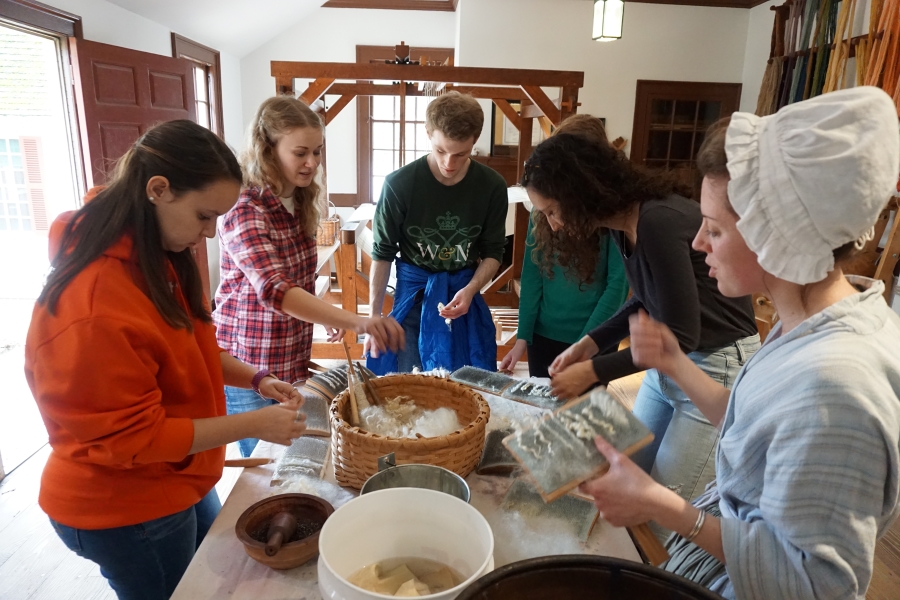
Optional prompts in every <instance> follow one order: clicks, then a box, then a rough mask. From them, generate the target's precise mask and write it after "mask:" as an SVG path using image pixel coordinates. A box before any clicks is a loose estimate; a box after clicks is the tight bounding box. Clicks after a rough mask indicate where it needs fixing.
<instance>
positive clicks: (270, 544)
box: [266, 511, 297, 556]
mask: <svg viewBox="0 0 900 600" xmlns="http://www.w3.org/2000/svg"><path fill="white" fill-rule="evenodd" d="M296 530H297V517H295V516H294V515H292V514H291V513H289V512H287V511H282V512H280V513H278V514H277V515H275V516H274V517H272V520H271V521H269V533H268V538H269V539H268V540H267V541H266V556H275V555H276V554H278V551H279V550H281V545H282V544H286V543H287V542H289V541H291V536H292V535H294V532H295V531H296Z"/></svg>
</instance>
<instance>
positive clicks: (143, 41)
mask: <svg viewBox="0 0 900 600" xmlns="http://www.w3.org/2000/svg"><path fill="white" fill-rule="evenodd" d="M45 3H47V4H50V5H51V6H53V7H55V8H60V9H62V10H65V11H67V12H70V13H72V14H75V15H78V16H79V17H81V23H82V28H83V30H84V39H86V40H90V41H94V42H102V43H104V44H112V45H114V46H122V47H123V48H130V49H132V50H140V51H141V52H151V53H153V54H162V55H163V56H172V38H171V31H170V30H169V29H168V28H167V27H164V26H163V25H160V24H159V23H156V22H155V21H151V20H150V19H146V18H144V17H142V16H140V15H137V14H135V13H133V12H130V11H127V10H125V9H124V8H121V7H119V6H116V5H115V4H112V3H111V2H106V0H45ZM194 41H196V42H199V43H201V44H204V43H205V42H204V40H201V39H197V40H194ZM221 67H222V112H223V115H224V121H225V123H224V125H225V141H226V142H228V143H229V144H230V145H231V146H233V147H235V148H236V147H238V146H239V144H240V141H241V137H242V136H241V129H242V121H241V94H240V85H241V75H240V63H239V61H238V59H237V58H235V57H233V56H230V55H228V54H225V53H221Z"/></svg>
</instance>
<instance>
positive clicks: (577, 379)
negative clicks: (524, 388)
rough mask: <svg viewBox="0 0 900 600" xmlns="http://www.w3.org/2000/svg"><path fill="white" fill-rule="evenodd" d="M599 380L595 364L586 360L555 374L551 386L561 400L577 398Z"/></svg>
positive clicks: (554, 393)
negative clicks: (595, 371)
mask: <svg viewBox="0 0 900 600" xmlns="http://www.w3.org/2000/svg"><path fill="white" fill-rule="evenodd" d="M598 381H599V380H598V379H597V374H596V373H594V364H593V363H592V362H591V361H589V360H586V361H583V362H579V363H575V364H574V365H571V366H570V367H569V368H567V369H565V370H564V371H563V372H561V373H559V374H557V375H554V376H553V377H552V378H551V379H550V387H551V389H552V390H553V395H554V396H556V397H557V398H559V399H560V400H569V399H571V398H577V397H578V396H580V395H581V394H583V393H584V392H586V391H587V389H588V388H589V387H591V386H592V385H593V384H595V383H597V382H598Z"/></svg>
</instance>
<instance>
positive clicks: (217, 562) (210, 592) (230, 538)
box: [172, 394, 640, 600]
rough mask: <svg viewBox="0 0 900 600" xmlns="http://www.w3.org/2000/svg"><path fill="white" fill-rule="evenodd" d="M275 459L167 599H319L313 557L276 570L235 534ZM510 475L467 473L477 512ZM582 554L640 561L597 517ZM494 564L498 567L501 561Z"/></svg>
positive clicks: (496, 403)
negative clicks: (258, 559) (250, 552)
mask: <svg viewBox="0 0 900 600" xmlns="http://www.w3.org/2000/svg"><path fill="white" fill-rule="evenodd" d="M484 396H485V398H486V399H487V400H488V402H489V404H490V405H491V424H490V425H489V428H491V427H497V426H503V425H504V424H505V423H508V422H509V421H518V420H520V418H521V417H522V416H523V415H528V414H534V412H535V411H534V410H533V409H531V408H530V407H527V406H524V405H520V404H517V403H515V402H510V401H508V400H504V399H502V398H497V397H496V396H491V395H489V394H484ZM283 449H284V447H283V446H276V445H273V444H269V443H267V442H260V443H259V445H258V446H257V447H256V450H255V451H254V452H253V456H265V457H272V458H277V457H278V456H279V455H280V453H281V452H282V451H283ZM273 470H274V464H269V465H265V466H262V467H255V468H248V469H244V471H243V473H242V474H241V476H240V478H239V479H238V481H237V483H236V484H235V486H234V489H233V490H232V491H231V494H230V495H229V496H228V499H227V500H226V501H225V504H224V505H223V507H222V512H221V513H219V516H218V517H217V518H216V520H215V522H214V523H213V525H212V527H211V528H210V530H209V533H208V534H207V536H206V538H205V539H204V540H203V543H202V544H201V545H200V548H199V549H198V550H197V554H196V555H195V556H194V559H193V560H192V561H191V564H190V566H189V567H188V570H187V572H186V573H185V574H184V577H182V579H181V582H180V583H179V584H178V588H177V589H176V590H175V593H174V595H173V596H172V598H173V599H174V600H202V599H206V598H208V599H210V600H212V599H220V598H228V599H231V600H244V599H246V600H269V599H273V600H275V599H277V600H287V599H292V598H296V599H297V600H300V599H303V600H320V599H321V598H322V596H321V594H320V593H319V584H318V576H317V574H316V559H313V560H311V561H309V562H308V563H306V564H305V565H303V566H301V567H297V568H295V569H290V570H287V571H276V570H273V569H270V568H268V567H266V566H263V565H261V564H259V563H257V562H256V561H254V560H253V559H251V558H250V557H249V556H247V554H246V553H245V552H244V547H243V546H242V545H241V543H240V542H239V541H238V539H237V537H236V536H235V533H234V525H235V523H236V522H237V520H238V517H240V515H241V513H243V512H244V510H246V509H247V508H248V507H249V506H250V505H251V504H253V503H255V502H258V501H259V500H261V499H263V498H265V497H267V496H270V495H272V493H273V492H274V490H275V488H272V487H270V485H269V482H270V480H271V478H272V472H273ZM326 472H327V473H329V475H328V476H326V479H327V480H330V481H334V478H333V470H332V469H331V466H330V464H329V465H326ZM513 481H514V480H513V479H512V478H505V477H490V476H481V475H476V474H475V473H472V474H471V475H469V476H468V477H467V478H466V482H467V483H468V484H469V488H470V489H471V491H472V500H471V503H472V506H474V507H475V508H477V509H478V510H479V511H481V512H482V514H485V515H487V514H489V513H491V512H493V511H494V510H495V509H496V508H497V507H498V506H499V505H500V503H501V501H502V500H503V498H504V496H505V495H506V492H507V490H508V489H509V486H510V485H511V484H512V482H513ZM584 552H585V553H586V554H596V555H602V556H614V557H619V558H625V559H629V560H634V561H637V562H639V561H640V557H639V555H638V552H637V550H636V549H635V547H634V543H633V542H632V541H631V538H630V537H629V535H628V532H627V531H626V530H625V529H624V528H616V527H613V526H611V525H609V524H608V523H606V522H605V521H603V520H602V519H601V520H598V521H597V524H596V525H595V526H594V530H593V532H592V533H591V536H590V538H589V539H588V541H587V543H586V544H585V546H584ZM497 566H498V567H500V566H502V565H500V564H498V565H497Z"/></svg>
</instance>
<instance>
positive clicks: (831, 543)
mask: <svg viewBox="0 0 900 600" xmlns="http://www.w3.org/2000/svg"><path fill="white" fill-rule="evenodd" d="M698 163H699V166H700V169H701V171H702V172H703V173H704V179H703V187H702V193H701V209H702V212H703V217H704V220H703V226H702V227H701V230H700V231H699V232H698V233H697V237H696V238H695V239H694V247H695V248H696V249H698V250H701V251H703V252H706V253H707V258H706V262H707V264H708V265H709V266H710V274H711V275H712V276H713V277H715V278H716V279H717V281H718V286H719V290H720V291H721V292H722V293H723V294H724V295H726V296H740V295H744V294H750V293H755V292H759V293H763V294H765V295H766V296H767V297H768V298H770V299H771V300H772V303H773V304H774V306H775V308H776V310H777V311H778V315H779V317H780V322H779V323H778V324H777V325H776V326H775V328H774V329H773V330H772V332H771V334H770V335H769V338H768V339H767V340H766V343H765V344H764V345H763V346H762V348H761V349H760V350H759V351H758V352H757V353H756V354H755V355H754V356H753V357H752V358H751V359H750V360H749V361H748V362H747V364H746V365H745V366H744V368H743V370H742V371H741V373H740V374H739V375H738V377H737V380H736V381H735V384H734V387H733V391H732V392H731V394H730V396H729V392H728V390H726V389H725V388H724V387H722V386H721V385H719V384H718V383H717V382H715V381H713V380H712V379H710V378H709V377H708V376H706V375H705V374H703V373H702V372H701V371H700V370H699V369H698V368H697V367H696V366H695V365H694V364H693V363H691V362H690V361H689V360H687V359H686V356H685V355H684V353H683V352H681V350H680V349H679V347H678V344H677V342H676V341H675V338H674V336H673V335H672V333H671V332H670V331H669V330H668V328H666V327H665V325H662V324H660V323H657V322H655V321H653V320H652V319H650V318H649V317H648V316H646V315H643V314H642V315H637V316H633V317H632V321H631V344H632V351H633V353H634V359H635V362H636V364H641V365H642V366H645V367H648V368H651V367H652V368H656V369H659V370H660V371H661V372H663V373H665V374H666V375H668V376H670V377H671V378H672V379H674V380H675V382H676V383H677V384H678V385H679V386H681V388H682V389H683V390H684V391H685V392H686V393H687V394H688V396H689V397H690V398H691V400H693V402H694V403H695V404H696V405H697V406H698V407H699V408H700V410H701V411H702V412H703V413H704V415H705V416H706V417H707V418H708V419H709V420H710V422H712V423H714V424H718V426H719V428H720V429H721V432H722V434H721V441H720V442H719V448H718V452H717V456H716V474H717V475H716V482H715V483H714V484H712V485H711V486H710V488H709V489H708V491H707V493H706V494H704V495H703V496H700V497H699V498H697V499H696V500H694V502H693V504H690V503H687V502H685V501H684V500H682V499H681V498H680V497H679V496H678V495H676V494H675V493H674V492H672V491H670V490H668V489H666V488H665V487H663V486H660V485H659V484H657V483H655V482H654V481H653V480H652V479H650V477H649V476H648V475H646V474H645V473H644V472H643V471H642V470H641V469H639V468H638V467H637V466H636V465H635V464H634V463H633V462H632V461H631V460H630V459H628V458H627V457H626V456H624V455H622V454H619V453H618V452H616V451H615V450H614V449H613V448H612V447H611V446H609V445H608V444H607V443H606V442H605V441H604V440H603V439H602V438H598V439H597V441H596V443H597V448H598V449H599V450H600V451H601V452H602V453H603V454H604V455H605V456H606V457H607V459H608V460H609V463H610V470H609V472H608V473H607V474H606V475H604V476H602V477H600V478H598V479H595V480H594V481H591V482H588V483H586V484H584V485H583V486H582V489H583V490H584V491H586V492H588V493H590V494H591V495H592V496H593V497H594V499H595V502H596V504H597V507H598V508H599V509H600V511H601V513H602V515H603V516H604V517H605V518H606V520H607V521H609V522H611V523H612V524H613V525H617V526H623V525H632V524H636V523H641V522H644V521H648V520H654V521H656V522H658V523H659V524H661V525H662V526H664V527H666V528H668V529H671V530H673V531H675V532H676V534H675V535H673V536H672V538H670V540H669V542H668V546H667V547H668V549H669V552H670V554H671V558H670V559H669V561H667V562H666V563H664V565H663V567H664V568H666V569H667V570H670V571H673V572H675V573H678V574H681V575H684V576H685V577H688V578H689V579H692V580H694V581H697V582H699V583H701V584H703V585H706V586H707V587H709V588H711V589H712V590H714V591H716V592H718V593H720V594H722V595H723V596H725V597H727V598H739V599H747V598H763V599H775V598H791V599H804V598H818V599H824V598H829V599H830V598H834V599H838V598H840V599H845V598H860V599H861V598H864V597H865V593H866V588H867V587H868V585H869V581H870V579H871V576H872V565H873V556H874V551H875V543H876V541H877V539H878V538H879V537H880V536H881V535H883V534H884V532H885V531H886V530H887V529H888V528H889V527H890V525H891V523H892V522H893V521H894V519H895V518H896V517H897V514H898V511H900V508H898V494H900V491H898V490H900V474H898V465H900V457H898V446H900V439H898V438H900V399H898V397H900V319H898V317H897V315H895V314H894V312H893V311H891V309H890V308H889V307H888V306H887V304H886V303H885V301H884V297H883V293H884V286H883V284H882V283H881V282H880V281H875V280H871V279H866V278H862V277H852V276H849V277H845V276H844V274H843V272H842V270H841V261H842V260H844V259H846V258H847V257H848V256H849V255H850V254H852V252H853V248H854V246H855V247H857V248H860V247H861V246H862V245H863V244H864V243H865V241H866V240H868V239H871V237H872V231H873V230H872V226H873V224H874V223H875V221H876V219H877V217H878V215H879V213H880V212H881V210H882V209H883V208H884V207H885V205H886V203H887V201H888V200H889V198H890V195H891V191H892V190H893V189H894V186H895V185H896V184H897V176H898V168H900V135H898V127H897V112H896V108H895V107H894V105H893V103H892V102H891V100H890V98H889V96H888V95H887V94H885V93H884V92H883V91H881V90H879V89H877V88H874V87H861V88H853V89H848V90H843V91H839V92H833V93H829V94H825V95H823V96H819V97H816V98H813V99H811V100H807V101H804V102H800V103H797V104H793V105H790V106H787V107H785V108H783V109H781V110H780V111H779V112H778V113H777V114H774V115H771V116H768V117H763V118H759V117H756V116H754V115H750V114H745V113H735V114H734V115H733V116H732V117H731V119H730V122H729V121H727V120H726V121H724V122H721V123H718V124H716V125H714V126H713V127H712V128H711V129H710V132H709V133H708V135H707V138H706V141H705V142H704V145H703V148H701V150H700V156H699V157H698Z"/></svg>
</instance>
